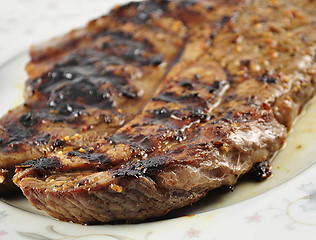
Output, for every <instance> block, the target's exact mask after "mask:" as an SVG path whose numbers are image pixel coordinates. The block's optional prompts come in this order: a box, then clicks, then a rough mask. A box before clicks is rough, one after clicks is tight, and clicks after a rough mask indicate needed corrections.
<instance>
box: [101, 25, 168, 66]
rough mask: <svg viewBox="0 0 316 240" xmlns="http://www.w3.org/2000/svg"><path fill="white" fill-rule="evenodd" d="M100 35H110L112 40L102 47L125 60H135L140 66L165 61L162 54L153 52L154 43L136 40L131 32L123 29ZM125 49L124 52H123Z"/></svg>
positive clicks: (155, 64)
mask: <svg viewBox="0 0 316 240" xmlns="http://www.w3.org/2000/svg"><path fill="white" fill-rule="evenodd" d="M99 36H102V37H104V36H108V37H110V38H111V40H110V41H105V42H104V43H103V44H102V49H103V50H107V51H110V52H111V53H112V54H115V55H117V56H120V57H121V58H122V59H123V60H124V61H126V62H129V61H133V62H134V61H135V62H136V63H137V64H138V65H139V66H145V65H149V66H157V65H159V64H160V63H161V62H162V61H163V56H162V55H161V54H155V53H154V52H153V45H152V44H151V43H150V42H149V41H147V40H143V41H136V40H134V39H133V38H132V37H133V36H132V35H131V34H127V33H124V32H121V31H118V32H105V33H102V34H100V35H99ZM121 51H123V52H121Z"/></svg>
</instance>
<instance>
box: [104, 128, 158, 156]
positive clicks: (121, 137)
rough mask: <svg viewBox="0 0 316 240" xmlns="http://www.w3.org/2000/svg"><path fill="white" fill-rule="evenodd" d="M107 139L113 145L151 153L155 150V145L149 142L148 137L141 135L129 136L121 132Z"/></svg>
mask: <svg viewBox="0 0 316 240" xmlns="http://www.w3.org/2000/svg"><path fill="white" fill-rule="evenodd" d="M107 139H108V140H109V141H110V142H111V143H112V144H113V145H117V144H125V145H129V146H132V147H133V148H137V149H139V150H141V151H146V152H151V151H153V150H154V149H155V144H154V143H152V142H151V141H150V137H149V136H146V135H143V134H137V135H130V134H127V133H124V132H123V133H117V134H114V135H113V136H111V137H110V138H107Z"/></svg>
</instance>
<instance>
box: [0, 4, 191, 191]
mask: <svg viewBox="0 0 316 240" xmlns="http://www.w3.org/2000/svg"><path fill="white" fill-rule="evenodd" d="M138 5H140V4H139V3H138ZM152 5H153V6H152ZM156 5H157V6H160V8H161V12H159V14H160V15H159V18H156V17H155V16H154V15H155V12H156V11H158V10H155V8H153V7H154V6H156ZM168 5H169V4H168V3H167V2H162V3H157V4H155V3H151V2H148V3H144V4H143V5H142V6H144V11H148V13H147V14H148V17H147V19H144V21H143V23H141V24H140V23H138V22H135V21H133V20H132V19H130V20H129V19H125V20H124V21H122V19H121V15H122V14H123V13H121V9H117V10H113V11H112V12H111V13H110V15H109V16H104V17H101V18H99V19H96V20H94V21H91V22H90V23H89V24H88V25H87V26H86V27H85V28H83V29H80V30H74V31H73V32H71V33H69V34H66V35H65V36H62V37H60V38H56V39H54V40H52V41H50V42H48V43H45V44H43V45H41V46H37V47H33V48H31V57H32V59H31V62H30V63H29V64H28V66H27V71H28V74H29V76H30V79H29V80H28V81H27V83H26V91H25V97H26V99H25V102H24V104H23V105H21V106H18V107H16V108H15V109H13V110H11V111H9V112H8V113H7V114H6V115H5V116H3V117H2V118H1V119H0V169H2V172H3V174H1V176H2V178H1V179H2V183H3V184H0V189H5V187H4V185H5V184H10V182H11V177H10V175H12V174H13V171H14V167H15V166H16V165H18V164H20V163H22V162H24V161H26V160H29V159H34V158H37V157H40V156H41V155H43V154H47V153H49V152H51V151H54V150H56V149H59V148H64V147H67V148H69V149H72V148H79V147H80V146H85V145H87V144H89V143H91V142H94V141H97V140H98V139H100V138H103V137H107V136H111V135H112V134H113V133H114V132H115V131H116V130H117V129H118V128H120V127H121V126H123V125H124V124H125V123H126V122H128V121H129V120H131V119H132V118H133V117H134V116H135V114H137V113H138V112H139V111H140V110H141V109H142V108H143V106H144V105H145V104H146V103H147V102H148V100H149V98H150V97H151V93H152V91H153V90H154V89H155V88H156V86H157V85H158V83H159V82H160V80H161V78H162V77H163V76H164V75H165V74H166V72H167V71H168V68H169V67H170V66H171V65H172V63H173V61H174V60H176V58H177V56H178V54H179V53H180V52H181V50H182V48H183V45H184V42H185V38H186V36H187V27H186V26H185V25H184V24H183V23H182V22H181V21H180V20H176V19H173V18H170V17H168V16H164V11H166V10H167V8H168ZM136 7H137V4H136V3H135V4H134V5H128V6H125V7H123V8H124V10H125V11H132V10H133V11H134V10H135V9H136ZM162 10H164V11H162ZM138 14H141V11H140V12H139V13H138ZM82 32H84V33H85V34H84V35H82V34H81V33H82ZM157 36H159V37H157ZM0 191H1V190H0Z"/></svg>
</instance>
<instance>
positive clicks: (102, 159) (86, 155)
mask: <svg viewBox="0 0 316 240" xmlns="http://www.w3.org/2000/svg"><path fill="white" fill-rule="evenodd" d="M68 156H70V157H74V156H76V157H80V158H83V159H87V160H88V161H90V162H98V163H99V164H108V163H111V160H110V159H109V158H107V157H106V156H105V155H104V154H99V153H93V152H90V151H89V149H87V150H84V152H78V151H72V152H69V153H68Z"/></svg>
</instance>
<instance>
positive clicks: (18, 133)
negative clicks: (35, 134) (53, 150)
mask: <svg viewBox="0 0 316 240" xmlns="http://www.w3.org/2000/svg"><path fill="white" fill-rule="evenodd" d="M7 133H8V135H9V141H8V142H6V144H12V143H15V142H21V141H22V140H25V139H27V138H29V137H30V136H32V132H31V131H30V129H27V128H25V127H23V126H19V125H18V124H16V123H11V124H9V126H8V127H7Z"/></svg>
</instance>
